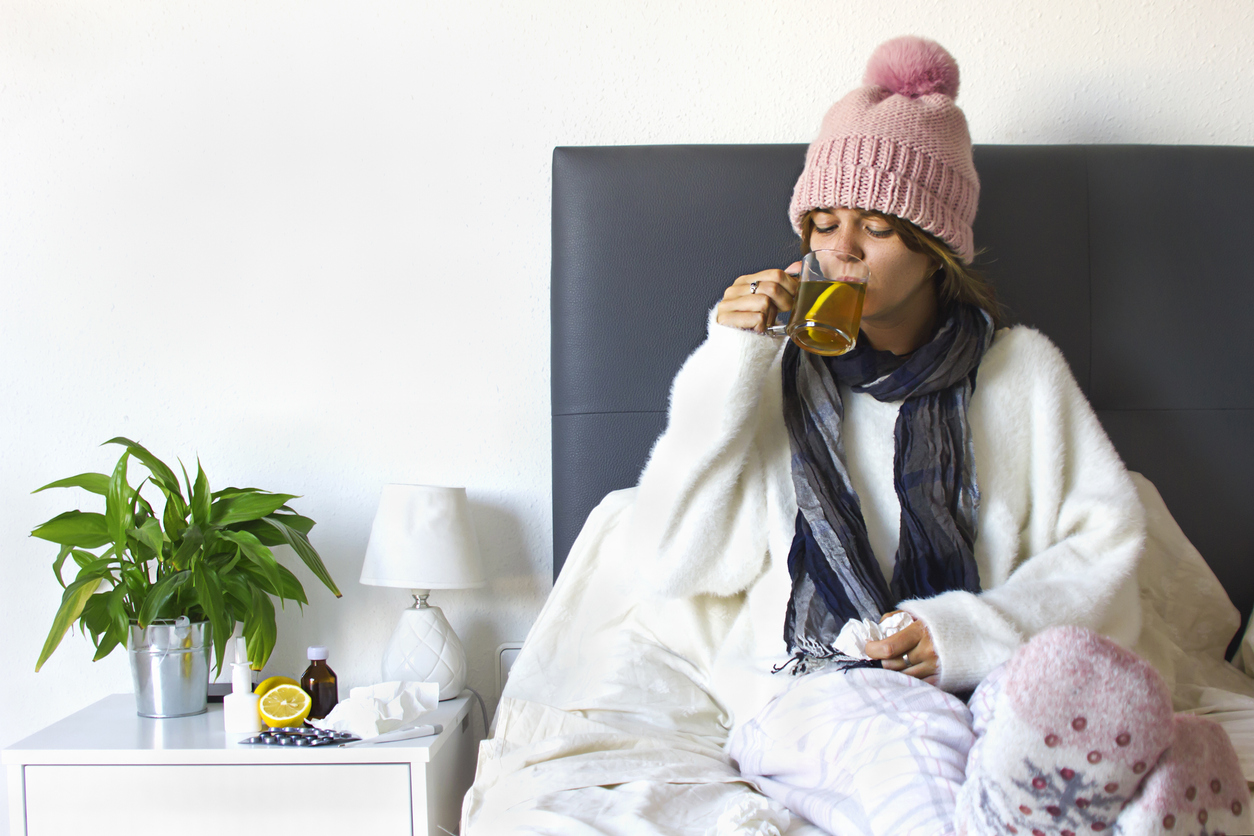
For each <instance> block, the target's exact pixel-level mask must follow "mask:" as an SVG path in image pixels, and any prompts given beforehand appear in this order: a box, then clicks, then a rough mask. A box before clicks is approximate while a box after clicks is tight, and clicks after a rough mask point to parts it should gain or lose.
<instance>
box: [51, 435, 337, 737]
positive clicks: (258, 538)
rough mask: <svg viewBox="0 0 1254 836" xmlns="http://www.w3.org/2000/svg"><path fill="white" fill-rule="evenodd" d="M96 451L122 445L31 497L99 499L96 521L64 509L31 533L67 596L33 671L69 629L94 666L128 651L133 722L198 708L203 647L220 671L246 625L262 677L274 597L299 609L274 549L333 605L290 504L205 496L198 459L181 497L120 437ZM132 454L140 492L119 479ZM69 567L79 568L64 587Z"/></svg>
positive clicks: (167, 475)
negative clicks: (76, 494)
mask: <svg viewBox="0 0 1254 836" xmlns="http://www.w3.org/2000/svg"><path fill="white" fill-rule="evenodd" d="M105 443H106V444H119V445H122V446H123V447H124V448H125V450H124V451H123V453H122V457H121V459H119V460H118V463H117V465H116V466H115V467H114V469H113V473H112V475H110V476H106V475H105V474H103V473H82V474H79V475H78V476H71V477H69V478H68V479H60V480H58V481H56V482H52V483H50V484H48V485H44V486H43V487H42V488H39V489H38V490H36V491H35V493H38V492H39V491H43V490H47V489H49V488H70V487H76V488H82V489H84V490H87V491H90V492H91V493H93V494H97V495H100V496H103V497H104V503H105V509H104V513H103V514H100V513H94V512H85V511H66V512H65V513H64V514H59V515H57V516H56V517H53V518H52V519H50V520H48V521H47V522H45V523H43V524H42V525H40V526H38V527H36V528H35V529H34V530H33V531H32V532H31V534H32V535H33V536H35V537H39V538H42V539H44V540H48V541H51V542H53V543H56V544H58V545H59V546H60V547H61V548H60V551H59V552H58V553H57V557H56V560H55V561H53V564H52V569H53V573H54V574H55V575H56V578H57V582H58V583H59V584H61V586H62V587H63V589H64V592H63V593H62V596H61V606H60V608H59V609H58V610H57V614H56V616H55V617H54V618H53V623H52V629H51V630H50V631H49V633H48V638H47V641H45V642H44V646H43V650H42V651H41V652H40V654H39V661H38V662H36V664H35V670H36V671H38V670H39V669H40V668H41V667H42V666H43V664H44V662H46V661H47V660H48V657H49V656H51V655H52V653H53V651H55V650H56V649H57V646H58V645H59V644H60V643H61V640H62V639H63V638H64V637H65V634H66V633H67V632H68V631H69V629H70V627H71V625H73V624H74V623H75V622H76V621H77V622H78V624H79V628H80V629H81V630H82V631H83V632H84V633H87V634H89V635H90V636H91V640H92V643H93V644H94V645H95V647H96V655H95V657H94V659H93V661H95V660H99V659H103V658H104V657H105V656H107V655H109V653H111V652H112V651H113V650H114V649H115V648H116V647H118V646H119V645H122V646H126V647H127V648H128V649H129V651H130V655H131V670H132V674H133V675H134V679H135V687H136V700H137V708H138V710H139V713H140V714H143V715H145V716H163V717H168V716H181V715H184V714H195V713H199V712H202V711H204V710H205V700H206V694H207V689H208V672H209V665H208V658H209V649H210V647H212V649H213V655H214V669H215V670H221V668H222V663H223V659H224V657H225V655H226V649H227V645H228V643H229V642H230V639H231V636H232V634H233V633H234V631H235V626H236V624H237V623H240V622H243V635H244V638H245V640H246V644H247V648H248V661H249V662H250V663H251V665H252V667H253V668H254V669H260V668H261V667H263V666H264V665H265V663H266V660H267V659H269V658H270V653H271V651H272V650H273V649H274V643H275V637H276V627H275V619H274V615H275V613H274V602H273V601H272V598H278V599H279V602H280V605H282V603H283V602H284V601H295V602H297V603H298V604H302V605H303V604H306V603H308V601H307V599H306V597H305V590H304V587H302V586H301V583H300V581H299V580H298V579H297V578H296V576H295V575H294V574H292V572H291V571H289V570H288V569H287V568H286V567H284V566H283V565H282V564H281V563H279V562H278V560H276V559H275V556H274V553H273V552H272V551H271V547H273V546H277V545H288V546H290V547H291V548H292V550H293V551H294V552H296V554H297V555H298V556H299V557H300V559H301V560H302V561H303V562H304V564H305V565H306V566H307V567H308V568H309V570H310V571H311V572H313V574H314V576H315V577H316V578H318V580H320V581H322V583H323V584H324V585H325V586H326V587H327V589H329V590H331V592H333V593H334V594H335V596H336V597H337V598H338V597H340V591H339V589H338V588H336V585H335V581H333V580H332V579H331V575H330V573H328V572H327V569H326V566H324V565H323V563H322V558H321V557H319V556H318V552H317V551H316V550H314V548H313V546H312V545H310V543H309V538H308V534H309V530H310V529H311V528H313V526H314V521H313V520H311V519H309V518H308V517H303V516H300V515H299V514H297V513H296V512H294V511H293V510H292V509H291V508H289V507H288V505H287V502H288V501H289V500H291V499H295V498H296V497H294V496H292V495H290V494H281V493H270V492H268V491H263V490H259V489H257V488H225V489H223V490H219V491H210V489H209V480H208V479H207V478H206V476H205V472H204V470H203V469H202V468H201V467H200V463H199V461H198V462H197V467H196V480H195V482H193V481H192V480H191V479H190V478H189V477H188V475H187V470H186V468H182V470H183V480H184V487H185V488H186V494H184V491H183V490H182V488H181V487H180V485H179V481H178V478H177V477H176V476H175V475H174V472H173V471H172V470H171V469H170V468H169V467H167V466H166V465H165V463H164V462H162V461H161V460H160V459H158V458H157V457H156V456H154V455H153V454H152V453H150V452H148V450H146V449H144V447H142V446H140V445H139V444H136V443H135V442H133V441H131V440H129V439H126V438H113V439H110V440H109V441H106V442H105ZM132 458H134V459H136V460H138V461H139V462H140V463H141V464H142V465H143V466H144V467H145V468H146V469H147V470H148V476H147V478H145V479H144V480H143V481H142V482H141V483H140V484H139V486H138V487H131V485H130V482H129V480H128V478H127V465H128V462H129V461H130V460H131V459H132ZM145 485H152V486H153V487H154V488H155V489H156V490H157V491H159V492H160V493H161V495H162V496H163V497H164V500H165V505H164V508H163V510H162V513H161V514H160V515H158V514H157V512H156V511H155V509H154V508H153V506H152V505H151V504H149V502H148V500H147V499H145V498H144V496H142V494H141V491H142V489H143V488H144V486H145ZM67 560H73V561H74V563H75V564H76V565H77V566H78V574H77V576H76V577H75V578H74V580H73V581H71V582H70V583H69V584H68V585H67V584H66V583H65V581H64V579H63V577H62V570H63V567H64V565H65V563H66V561H67ZM206 633H207V634H208V635H207V636H206V635H205V634H206ZM146 709H147V710H146Z"/></svg>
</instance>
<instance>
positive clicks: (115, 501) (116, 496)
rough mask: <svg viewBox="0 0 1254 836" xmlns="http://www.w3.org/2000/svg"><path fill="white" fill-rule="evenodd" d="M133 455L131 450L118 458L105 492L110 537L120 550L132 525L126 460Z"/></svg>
mask: <svg viewBox="0 0 1254 836" xmlns="http://www.w3.org/2000/svg"><path fill="white" fill-rule="evenodd" d="M130 457H131V453H130V451H129V450H128V451H126V452H125V453H123V454H122V458H120V459H118V464H117V467H115V468H114V469H113V475H112V476H110V477H109V488H108V490H107V491H106V492H105V525H107V526H108V528H109V537H110V539H112V540H113V543H114V545H116V546H117V548H118V550H119V551H121V550H124V549H125V548H126V530H127V529H128V528H130V526H131V513H130V511H131V509H130V501H129V500H130V497H129V496H128V494H129V493H130V490H131V486H130V484H129V483H128V482H127V481H126V461H127V459H129V458H130Z"/></svg>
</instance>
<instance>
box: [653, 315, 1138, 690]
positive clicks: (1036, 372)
mask: <svg viewBox="0 0 1254 836" xmlns="http://www.w3.org/2000/svg"><path fill="white" fill-rule="evenodd" d="M782 355H783V341H782V340H777V339H773V338H770V337H763V336H759V335H757V334H754V333H751V332H746V331H740V330H737V329H733V328H728V327H724V326H721V325H718V324H716V323H715V322H714V316H713V312H711V316H710V324H709V333H708V337H707V339H706V341H705V342H704V343H703V344H702V345H701V346H700V347H698V348H697V350H696V351H695V352H694V353H693V354H692V356H691V357H689V358H688V360H687V361H686V362H685V364H684V366H683V368H682V369H681V370H680V372H679V374H678V375H676V377H675V381H674V384H673V386H672V390H671V399H670V415H669V420H668V425H667V428H666V431H665V432H664V433H663V434H662V435H661V436H660V437H659V438H658V440H657V442H656V443H655V445H654V447H653V451H652V453H651V454H650V457H649V461H648V464H647V465H646V467H645V469H644V471H643V473H642V474H641V477H640V483H639V490H638V492H637V496H636V501H635V507H634V511H633V516H632V519H631V522H630V529H629V537H630V541H631V543H632V552H633V553H634V555H635V557H636V559H637V560H639V561H640V572H641V577H642V578H643V579H646V581H647V584H648V586H649V587H650V588H651V589H652V590H653V591H654V592H656V593H659V594H661V595H664V596H667V597H688V596H693V595H702V594H709V595H716V596H732V595H737V594H741V593H743V594H745V595H746V601H747V606H746V607H745V608H744V612H743V614H742V616H741V617H740V621H741V623H740V625H739V627H738V628H733V629H732V631H731V640H730V644H731V645H733V646H735V645H737V644H738V645H739V646H741V647H742V649H743V651H744V653H746V654H748V655H754V652H755V651H754V649H753V647H751V645H754V644H755V643H756V648H757V655H758V656H759V657H761V658H759V659H757V660H755V661H754V662H753V663H752V664H754V665H756V666H757V668H758V670H759V671H760V670H761V667H762V665H764V664H766V663H767V662H769V661H770V660H771V659H777V660H778V659H783V658H786V648H784V643H783V637H782V635H783V623H784V615H785V606H786V604H787V597H788V579H787V566H786V562H787V557H788V552H789V549H790V547H791V545H792V540H793V534H794V530H795V528H794V526H795V521H796V516H797V501H796V495H795V493H794V490H793V482H792V471H791V465H790V458H791V454H790V449H789V442H788V433H787V430H786V428H785V425H784V420H783V409H782V387H781V377H780V361H781V358H782ZM847 391H848V390H846V392H847ZM847 398H848V396H847ZM856 398H865V399H870V396H869V395H854V396H852V399H856ZM852 399H847V401H846V405H847V416H848V417H849V418H850V420H851V421H854V420H866V421H869V422H872V423H876V424H877V425H878V427H876V426H870V427H858V430H859V431H860V432H861V433H862V434H863V435H864V436H871V437H873V436H875V435H876V434H877V433H878V435H879V436H880V437H881V438H882V437H883V436H884V434H885V433H887V435H888V438H889V440H890V441H891V434H892V424H893V422H894V421H895V419H896V408H889V409H887V410H885V409H883V408H879V409H875V408H871V407H867V408H863V409H861V411H860V412H859V413H858V414H860V415H863V416H871V417H870V418H866V419H859V418H857V417H856V415H855V414H854V412H855V411H854V410H853V409H852V407H851V404H850V400H852ZM881 406H883V405H881ZM968 417H969V420H970V422H971V432H972V438H973V442H974V447H975V461H976V473H977V481H978V485H979V490H980V497H981V498H980V505H979V518H978V526H977V533H976V543H975V558H976V562H977V564H978V566H979V572H980V583H981V587H982V590H983V591H982V592H980V593H979V594H972V593H969V592H947V593H944V594H941V595H938V596H936V597H934V598H929V599H918V600H911V601H907V602H903V604H902V608H903V609H906V610H908V611H909V612H910V613H912V614H913V615H914V616H915V617H916V618H920V619H922V620H923V621H924V623H925V624H926V625H927V627H928V629H929V630H930V632H931V635H932V640H933V642H934V644H935V647H936V650H937V654H938V656H939V659H940V679H939V683H938V684H939V685H940V687H942V688H945V689H946V690H950V691H960V690H965V689H969V688H972V687H974V686H975V685H977V684H978V683H979V682H980V681H981V680H982V679H983V678H984V676H985V675H987V674H988V673H989V672H990V671H991V670H992V669H993V668H994V667H996V666H997V665H999V664H1001V663H1002V662H1004V661H1006V660H1007V659H1008V658H1009V657H1010V655H1011V653H1013V652H1014V650H1015V649H1016V648H1017V647H1019V646H1020V645H1021V644H1022V643H1023V642H1024V641H1025V640H1026V639H1027V638H1028V637H1030V636H1032V635H1033V634H1034V633H1036V632H1038V631H1040V630H1042V629H1044V628H1046V627H1048V626H1051V625H1055V624H1075V625H1081V626H1084V627H1089V628H1091V629H1095V630H1097V631H1099V632H1101V633H1104V634H1106V635H1108V636H1110V637H1112V638H1113V639H1114V640H1116V641H1118V642H1120V643H1121V644H1124V645H1128V646H1131V645H1132V644H1133V643H1134V642H1135V641H1136V639H1137V635H1138V633H1139V631H1140V628H1141V610H1140V602H1139V599H1138V589H1137V581H1136V568H1137V561H1138V558H1139V556H1140V554H1141V551H1142V546H1143V542H1144V538H1145V513H1144V511H1143V508H1142V506H1141V503H1140V500H1139V499H1138V496H1137V492H1136V489H1135V487H1134V485H1133V483H1132V480H1131V478H1130V476H1129V474H1128V472H1127V470H1126V469H1125V467H1124V465H1123V462H1122V461H1121V460H1120V458H1119V455H1118V454H1117V453H1116V452H1115V449H1114V447H1113V446H1112V444H1111V443H1110V440H1109V439H1108V438H1107V437H1106V434H1105V432H1104V431H1103V430H1102V428H1101V425H1100V424H1099V423H1098V421H1097V418H1096V416H1095V415H1094V413H1093V410H1092V408H1091V407H1090V406H1089V403H1088V401H1087V400H1086V399H1085V398H1084V395H1083V394H1082V393H1081V391H1080V389H1079V387H1078V386H1077V384H1076V382H1075V379H1074V378H1073V377H1072V375H1071V372H1070V370H1069V369H1068V367H1067V364H1066V362H1065V360H1064V359H1063V357H1062V354H1061V352H1059V351H1058V349H1057V347H1056V346H1054V344H1053V343H1051V342H1050V341H1049V340H1048V339H1047V338H1046V337H1045V336H1043V335H1041V334H1040V333H1038V332H1037V331H1034V330H1032V329H1029V328H1022V327H1016V328H1010V329H1003V330H1001V331H999V332H998V333H997V335H996V337H995V339H994V341H993V345H992V347H991V348H990V349H989V351H988V353H987V354H986V355H985V357H984V360H983V362H982V363H981V365H980V368H979V371H978V373H977V378H976V387H975V392H974V394H973V396H972V399H971V403H970V409H969V413H968ZM852 430H853V427H852V426H850V428H849V429H848V430H847V433H849V432H852ZM848 437H849V435H848V434H847V436H846V438H848ZM849 459H850V470H851V477H852V478H853V479H854V483H855V486H857V487H858V488H859V492H860V497H859V498H860V500H861V501H862V504H863V505H864V507H866V508H880V509H888V511H887V512H886V513H890V514H891V513H897V514H899V513H900V510H899V509H900V506H899V505H898V504H897V499H896V496H895V494H893V490H892V479H891V473H889V474H878V473H875V474H865V475H864V477H863V478H859V476H858V474H857V473H856V472H855V471H856V464H857V462H858V461H859V460H863V461H865V459H860V458H859V456H856V455H854V454H853V453H851V454H850V456H849ZM889 461H890V462H891V458H890V459H889ZM885 476H887V478H884V477H885ZM885 486H886V487H885ZM863 490H869V491H871V492H872V493H875V494H876V495H875V496H863V495H861V493H862V491H863ZM883 494H888V495H883ZM868 517H870V514H868ZM893 522H894V523H895V522H896V521H895V520H894V521H893ZM868 526H869V527H871V528H874V526H873V525H872V521H871V520H870V519H868ZM883 539H884V538H882V537H881V538H880V540H881V541H883ZM875 540H876V538H875V536H874V533H873V536H872V543H873V544H875ZM892 540H893V542H894V544H895V538H892ZM877 557H878V559H879V560H880V562H881V565H885V559H886V557H887V564H886V566H891V561H892V556H891V555H888V556H885V555H877ZM763 648H765V650H763ZM763 660H765V661H763ZM771 678H772V679H781V678H783V677H771ZM733 702H734V701H733Z"/></svg>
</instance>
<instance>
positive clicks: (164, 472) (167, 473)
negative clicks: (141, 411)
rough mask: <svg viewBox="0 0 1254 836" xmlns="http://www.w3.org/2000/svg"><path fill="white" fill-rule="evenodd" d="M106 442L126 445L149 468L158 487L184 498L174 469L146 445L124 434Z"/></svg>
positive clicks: (164, 491) (167, 492)
mask: <svg viewBox="0 0 1254 836" xmlns="http://www.w3.org/2000/svg"><path fill="white" fill-rule="evenodd" d="M105 444H121V445H123V446H125V447H126V449H127V450H129V451H130V453H131V455H132V456H134V457H135V458H137V459H139V461H140V462H141V463H142V464H143V465H144V467H146V468H148V472H149V473H151V474H152V478H153V481H154V482H156V483H157V487H159V488H161V491H162V493H165V494H166V495H167V496H168V495H169V494H176V495H178V496H179V498H180V499H181V498H182V494H180V493H179V480H178V478H177V477H175V475H174V471H172V470H170V468H168V467H166V464H165V462H163V461H161V459H159V458H157V457H156V456H154V455H153V454H152V453H149V452H148V451H147V450H146V449H144V447H142V446H141V445H139V444H136V443H135V442H134V441H131V440H130V439H129V438H123V437H122V436H118V437H117V438H111V439H109V440H108V441H106V442H105Z"/></svg>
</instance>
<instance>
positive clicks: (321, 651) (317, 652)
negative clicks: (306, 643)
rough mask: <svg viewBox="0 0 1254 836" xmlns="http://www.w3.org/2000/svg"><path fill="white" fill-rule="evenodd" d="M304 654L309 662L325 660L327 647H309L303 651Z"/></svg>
mask: <svg viewBox="0 0 1254 836" xmlns="http://www.w3.org/2000/svg"><path fill="white" fill-rule="evenodd" d="M305 656H306V658H308V659H309V661H311V662H316V661H319V660H322V661H325V660H326V658H327V649H326V648H325V647H311V648H309V650H308V651H307V652H306V653H305Z"/></svg>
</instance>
